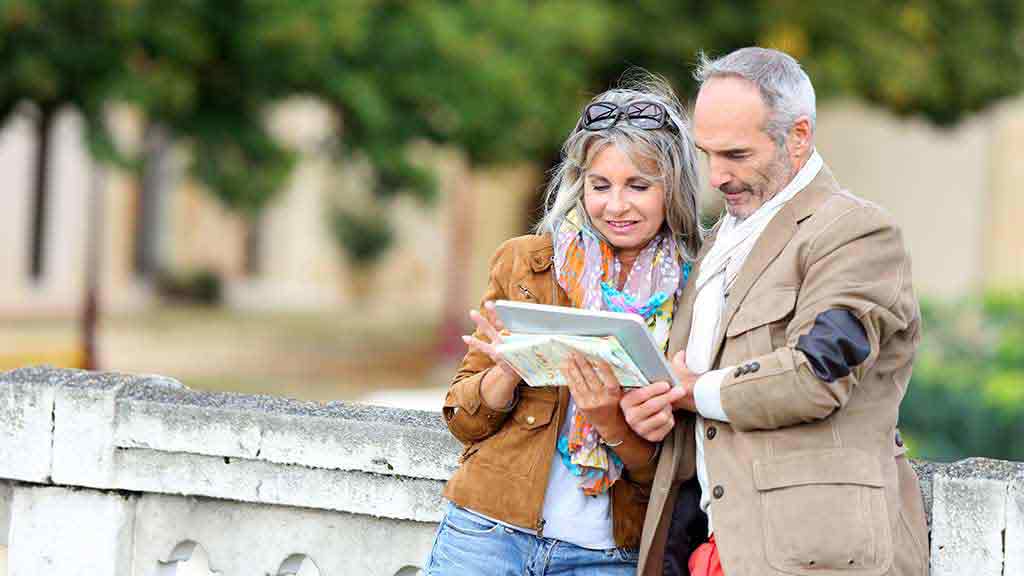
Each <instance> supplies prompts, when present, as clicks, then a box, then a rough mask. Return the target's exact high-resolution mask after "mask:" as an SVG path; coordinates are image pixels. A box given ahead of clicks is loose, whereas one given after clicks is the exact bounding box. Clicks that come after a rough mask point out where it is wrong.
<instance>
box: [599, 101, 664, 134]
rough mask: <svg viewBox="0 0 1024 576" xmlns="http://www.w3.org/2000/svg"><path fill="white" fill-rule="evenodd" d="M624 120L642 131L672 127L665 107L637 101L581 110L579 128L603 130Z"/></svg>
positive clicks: (603, 103) (608, 103)
mask: <svg viewBox="0 0 1024 576" xmlns="http://www.w3.org/2000/svg"><path fill="white" fill-rule="evenodd" d="M623 118H624V119H625V120H626V123H627V124H629V125H630V126H634V127H636V128H640V129H642V130H657V129H659V128H664V127H666V126H672V123H671V122H669V118H668V112H667V111H666V110H665V107H664V106H662V105H661V104H659V103H657V102H650V101H647V100H637V101H635V102H630V103H628V104H624V105H622V106H619V105H617V104H612V103H611V102H594V103H593V104H588V105H587V107H586V108H584V109H583V116H582V117H581V118H580V127H581V128H583V129H584V130H604V129H606V128H611V127H612V126H615V125H616V124H617V123H618V122H619V120H621V119H623Z"/></svg>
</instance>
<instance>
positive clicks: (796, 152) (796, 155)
mask: <svg viewBox="0 0 1024 576" xmlns="http://www.w3.org/2000/svg"><path fill="white" fill-rule="evenodd" d="M813 138H814V129H813V128H812V127H811V119H810V118H808V117H807V116H801V117H799V118H797V119H796V122H794V123H793V127H792V128H790V129H789V136H788V137H787V140H788V142H787V143H786V144H787V146H786V148H787V149H788V150H789V156H790V158H791V159H793V160H798V159H801V158H806V157H807V153H808V152H809V151H810V149H811V142H812V140H813Z"/></svg>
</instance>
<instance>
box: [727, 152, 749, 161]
mask: <svg viewBox="0 0 1024 576" xmlns="http://www.w3.org/2000/svg"><path fill="white" fill-rule="evenodd" d="M747 156H749V154H747V153H746V152H727V153H726V154H725V157H726V158H728V159H730V160H743V159H744V158H746V157H747Z"/></svg>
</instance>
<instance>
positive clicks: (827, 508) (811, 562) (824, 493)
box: [754, 448, 893, 576]
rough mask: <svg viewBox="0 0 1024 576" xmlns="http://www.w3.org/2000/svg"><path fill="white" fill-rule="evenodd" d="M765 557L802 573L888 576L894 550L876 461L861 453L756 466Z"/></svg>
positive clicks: (813, 455) (794, 457)
mask: <svg viewBox="0 0 1024 576" xmlns="http://www.w3.org/2000/svg"><path fill="white" fill-rule="evenodd" d="M754 485H755V487H756V488H757V490H758V493H759V495H760V503H761V519H762V529H763V532H764V546H765V555H766V557H767V559H768V563H769V564H771V565H772V566H773V567H774V568H776V569H777V570H781V571H783V572H788V573H790V574H797V575H806V576H811V575H820V574H850V575H857V576H869V575H870V576H875V575H881V574H884V573H885V572H886V571H887V570H889V567H890V566H891V564H892V559H893V548H892V536H891V534H890V527H889V513H888V510H887V507H886V503H885V488H884V487H885V482H884V481H883V479H882V472H881V467H880V465H879V462H878V460H877V459H875V458H873V457H872V456H871V455H869V454H868V453H867V452H865V451H863V450H858V449H855V448H840V449H834V450H820V451H808V452H797V453H793V454H788V455H785V456H781V457H776V458H768V459H759V460H755V461H754Z"/></svg>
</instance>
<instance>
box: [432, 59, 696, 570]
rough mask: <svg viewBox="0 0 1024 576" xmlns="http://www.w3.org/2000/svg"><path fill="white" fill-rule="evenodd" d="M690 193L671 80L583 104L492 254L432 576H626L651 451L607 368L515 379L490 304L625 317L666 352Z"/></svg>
mask: <svg viewBox="0 0 1024 576" xmlns="http://www.w3.org/2000/svg"><path fill="white" fill-rule="evenodd" d="M696 189H697V172H696V166H695V152H694V147H693V144H692V141H691V140H690V136H689V134H688V132H687V126H686V123H685V116H684V112H683V109H682V106H681V105H680V104H679V101H678V99H677V98H676V97H675V95H674V94H673V92H672V90H671V89H670V88H669V87H668V86H667V84H666V83H665V82H664V81H662V80H660V79H657V78H654V77H652V76H649V75H647V74H643V75H642V76H641V77H640V78H636V79H634V80H632V81H631V82H630V83H629V85H628V86H627V87H624V88H621V89H614V90H609V91H607V92H604V93H603V94H600V95H599V96H597V97H596V98H594V99H593V100H592V101H591V102H590V103H589V104H588V105H587V106H586V107H585V108H584V109H583V113H582V115H581V118H580V120H579V122H578V123H577V125H576V128H575V129H574V130H573V131H572V133H571V134H570V135H569V138H568V140H567V141H566V143H565V145H564V147H563V154H562V161H561V164H560V165H559V166H558V168H557V169H556V170H555V172H554V176H553V178H552V180H551V182H550V184H549V185H548V189H547V202H546V206H547V207H548V208H547V211H546V213H545V215H544V217H543V218H542V219H541V221H540V223H539V224H538V226H537V231H536V232H537V234H536V235H530V236H523V237H520V238H514V239H512V240H509V241H507V242H505V243H504V244H503V245H502V246H501V247H500V248H499V249H498V251H497V253H496V254H495V255H494V258H493V260H492V262H491V274H490V283H489V285H488V289H487V292H486V294H485V295H484V305H483V307H482V308H481V310H480V311H471V312H470V317H471V318H472V319H473V321H474V322H475V323H476V326H477V329H476V332H475V333H474V334H473V335H472V336H466V337H464V340H465V341H466V343H467V344H468V346H469V352H468V353H467V354H466V357H465V358H464V359H463V361H462V365H461V367H460V369H459V371H458V373H457V374H456V376H455V378H454V380H453V382H452V384H451V387H450V388H449V391H448V395H447V397H446V399H445V406H444V410H443V414H444V417H445V420H446V422H447V423H448V427H449V429H450V430H451V431H452V434H454V435H455V437H456V438H458V439H459V440H460V441H462V443H463V444H464V445H465V451H464V452H463V454H462V457H461V459H460V462H461V465H460V467H459V469H458V470H457V471H456V472H455V474H454V475H453V476H452V478H451V480H449V482H448V484H447V486H446V487H445V492H444V495H445V497H446V498H448V499H449V500H450V501H451V504H450V505H449V508H448V512H447V514H446V515H445V518H444V520H443V521H442V522H441V525H440V527H439V528H438V532H437V535H436V537H435V540H434V546H433V550H432V551H431V555H430V558H429V560H428V563H427V570H426V572H427V574H429V575H476V574H486V575H504V574H508V575H512V574H516V575H518V574H525V573H529V574H536V575H541V574H634V573H635V571H636V561H637V557H636V548H637V547H638V545H639V542H640V529H641V527H642V526H643V520H644V512H645V509H646V502H647V497H648V494H649V490H650V485H651V481H652V479H653V477H654V470H655V465H656V461H657V446H656V445H654V444H652V443H649V442H647V441H646V440H644V439H642V438H641V437H639V436H637V435H636V434H635V433H633V432H632V430H631V429H630V428H629V426H628V425H627V424H626V422H625V419H624V417H623V414H622V409H621V408H620V407H619V399H620V397H621V395H622V391H621V389H620V387H619V385H618V382H617V381H616V380H615V377H614V375H612V373H611V371H610V369H609V367H608V366H607V365H603V364H598V363H595V362H592V361H590V360H588V359H587V358H583V357H581V356H577V357H575V358H573V360H572V361H571V362H570V363H569V364H567V365H566V366H565V367H564V368H563V375H564V376H565V378H566V380H567V382H568V383H569V386H568V387H560V388H530V387H528V386H526V385H525V384H522V383H521V380H520V378H519V376H518V375H517V374H516V373H515V372H514V371H513V369H512V368H511V367H510V366H509V365H508V363H507V362H505V361H504V360H503V359H502V357H501V355H500V353H499V352H498V351H497V350H496V348H495V345H496V344H498V343H500V341H501V330H502V325H501V324H500V322H499V321H498V320H497V318H496V317H495V315H494V308H493V302H492V301H494V300H500V299H507V300H520V301H525V302H537V303H542V304H556V305H561V306H575V307H579V308H587V309H594V308H597V309H604V310H615V311H628V312H634V313H637V314H641V315H642V316H644V317H645V318H646V319H647V324H648V327H649V329H650V330H651V332H652V334H653V336H654V338H655V340H656V342H658V344H660V345H661V346H662V348H663V349H664V348H665V347H666V346H667V343H668V335H669V329H670V325H671V322H672V318H673V313H674V311H675V304H676V297H677V296H678V294H679V291H680V290H681V288H682V286H683V282H684V281H685V279H686V276H687V273H688V270H689V263H690V262H691V261H692V260H693V258H694V257H695V256H696V253H697V250H698V249H699V247H700V242H701V231H700V228H699V225H698V221H697V203H696ZM658 385H659V386H667V384H664V383H660V384H658ZM664 410H665V411H666V412H667V414H668V417H669V419H668V424H667V426H671V424H672V423H671V407H669V406H667V405H666V406H665V407H664Z"/></svg>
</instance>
